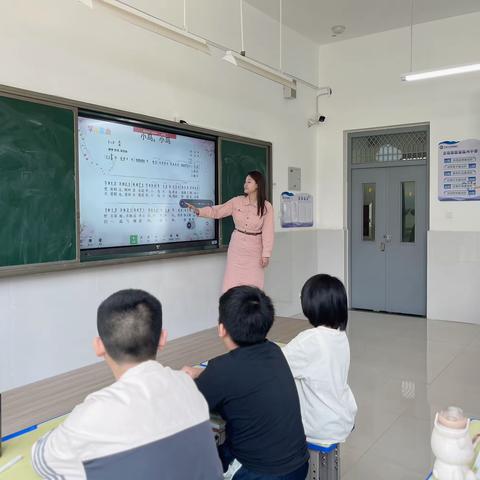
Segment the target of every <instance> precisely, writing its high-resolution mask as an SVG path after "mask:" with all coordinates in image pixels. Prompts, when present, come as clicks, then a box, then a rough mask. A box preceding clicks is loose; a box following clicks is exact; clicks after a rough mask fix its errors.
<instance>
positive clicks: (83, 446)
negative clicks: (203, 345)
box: [32, 290, 222, 480]
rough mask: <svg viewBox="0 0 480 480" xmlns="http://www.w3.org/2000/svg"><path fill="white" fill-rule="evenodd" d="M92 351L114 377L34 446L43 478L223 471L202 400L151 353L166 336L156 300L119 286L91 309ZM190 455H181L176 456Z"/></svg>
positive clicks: (209, 477)
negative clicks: (94, 332) (94, 315)
mask: <svg viewBox="0 0 480 480" xmlns="http://www.w3.org/2000/svg"><path fill="white" fill-rule="evenodd" d="M97 327H98V333H99V337H96V338H95V340H94V350H95V353H96V355H97V356H99V357H103V358H104V359H105V361H106V362H107V365H108V366H109V367H110V368H111V370H112V372H113V375H114V376H115V378H116V382H115V383H113V384H112V385H110V386H109V387H106V388H103V389H102V390H99V391H97V392H95V393H92V394H91V395H89V396H88V397H87V398H86V399H85V400H84V402H83V403H81V404H80V405H78V406H77V407H75V409H74V410H73V411H72V413H71V414H70V415H69V416H68V418H67V419H66V420H65V422H64V423H63V424H62V425H60V426H59V427H58V428H56V429H55V430H53V431H51V432H50V433H48V434H47V435H45V436H44V437H42V438H41V439H40V440H39V441H38V442H37V443H36V444H35V445H34V446H33V449H32V463H33V466H34V468H35V470H36V471H37V473H38V474H39V475H40V476H41V477H42V478H46V479H60V478H62V479H64V480H74V479H75V480H77V479H88V480H131V479H134V478H138V479H142V480H153V479H155V480H157V479H159V478H168V479H169V480H185V479H187V478H188V479H189V480H190V479H192V480H217V479H221V478H222V469H221V464H220V460H219V458H218V454H217V450H216V446H215V441H214V437H213V432H212V430H211V427H210V421H209V412H208V406H207V403H206V402H205V399H204V398H203V397H202V395H201V394H200V392H199V391H198V389H197V388H196V386H195V384H194V382H193V381H192V380H191V378H189V377H188V376H187V375H185V374H184V373H183V372H178V371H175V370H171V369H170V368H168V367H163V366H162V365H161V364H159V363H158V362H156V361H155V357H156V353H157V349H159V348H160V347H163V346H164V345H165V342H166V332H165V331H163V330H162V307H161V304H160V302H159V301H158V300H157V299H156V298H155V297H153V296H152V295H150V294H149V293H147V292H144V291H142V290H122V291H119V292H117V293H115V294H113V295H111V296H110V297H108V298H107V299H106V300H104V301H103V302H102V304H101V305H100V307H99V308H98V312H97ZM184 456H185V459H186V460H188V461H182V458H183V457H184Z"/></svg>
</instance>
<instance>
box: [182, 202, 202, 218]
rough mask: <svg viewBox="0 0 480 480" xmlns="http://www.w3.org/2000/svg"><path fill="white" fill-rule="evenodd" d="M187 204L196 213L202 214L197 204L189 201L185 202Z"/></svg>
mask: <svg viewBox="0 0 480 480" xmlns="http://www.w3.org/2000/svg"><path fill="white" fill-rule="evenodd" d="M185 205H186V206H187V208H188V209H189V210H191V211H192V212H193V213H194V214H195V215H197V216H198V215H199V214H200V210H199V209H198V208H197V207H195V205H192V204H191V203H187V202H185Z"/></svg>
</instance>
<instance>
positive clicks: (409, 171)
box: [351, 164, 427, 315]
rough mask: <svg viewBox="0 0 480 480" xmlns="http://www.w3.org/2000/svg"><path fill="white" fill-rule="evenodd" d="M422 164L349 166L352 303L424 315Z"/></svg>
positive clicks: (424, 189) (424, 193) (424, 194)
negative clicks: (350, 184)
mask: <svg viewBox="0 0 480 480" xmlns="http://www.w3.org/2000/svg"><path fill="white" fill-rule="evenodd" d="M426 231H427V176H426V166H425V165H408V164H407V165H405V166H381V167H371V168H370V167H368V168H355V169H352V193H351V278H352V281H351V304H352V308H361V309H368V310H376V311H386V312H392V313H406V314H413V315H425V314H426V270H427V258H426V255H427V248H426Z"/></svg>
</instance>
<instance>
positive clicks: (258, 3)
mask: <svg viewBox="0 0 480 480" xmlns="http://www.w3.org/2000/svg"><path fill="white" fill-rule="evenodd" d="M245 1H246V2H247V3H248V4H250V5H252V6H253V7H255V8H257V9H258V10H260V11H262V12H264V13H266V14H267V15H269V16H270V17H272V18H274V19H276V20H279V12H280V1H282V5H283V7H282V8H283V15H282V16H283V23H284V25H287V26H289V27H290V28H292V29H293V30H296V31H297V32H299V33H300V34H302V35H303V36H305V37H307V38H309V39H310V40H312V41H314V42H316V43H318V44H325V43H331V42H335V41H339V40H345V39H347V38H354V37H361V36H364V35H370V34H372V33H378V32H383V31H386V30H392V29H395V28H401V27H406V26H409V25H410V23H411V5H412V3H411V0H245ZM479 11H480V0H414V12H413V13H414V14H413V18H414V20H413V21H414V23H415V24H416V23H424V22H429V21H432V20H439V19H442V18H447V17H454V16H457V15H464V14H468V13H473V12H479ZM333 25H345V26H346V27H347V28H346V31H345V32H344V33H343V34H342V35H339V36H337V37H336V38H334V37H332V31H331V27H332V26H333Z"/></svg>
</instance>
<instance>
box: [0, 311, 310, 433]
mask: <svg viewBox="0 0 480 480" xmlns="http://www.w3.org/2000/svg"><path fill="white" fill-rule="evenodd" d="M309 327H310V325H309V323H308V322H307V321H306V320H302V319H297V318H283V317H277V318H276V319H275V323H274V325H273V327H272V329H271V331H270V334H269V335H268V338H269V339H270V340H273V341H277V342H283V343H287V342H289V341H290V340H291V339H292V338H293V337H295V336H296V335H297V334H298V333H299V332H301V331H302V330H305V329H307V328H309ZM222 353H225V349H224V347H223V343H222V342H221V341H220V339H219V338H218V336H217V329H216V327H214V328H209V329H208V330H203V331H201V332H198V333H194V334H191V335H187V336H185V337H181V338H177V339H175V340H172V341H171V342H168V343H167V345H166V347H165V349H164V350H163V351H162V352H160V354H159V355H158V357H157V360H158V361H159V362H161V363H162V365H167V366H169V367H171V368H175V369H179V368H181V367H183V366H184V365H196V364H199V363H200V362H203V361H204V360H208V359H210V358H213V357H216V356H218V355H221V354H222ZM113 381H114V378H113V376H112V373H111V371H110V369H109V368H108V367H107V365H106V364H105V362H99V363H95V364H93V365H89V366H87V367H83V368H79V369H77V370H73V371H71V372H67V373H64V374H62V375H57V376H55V377H52V378H48V379H46V380H41V381H39V382H35V383H32V384H30V385H26V386H24V387H19V388H15V389H13V390H8V391H6V392H4V393H2V435H3V436H5V435H9V434H11V433H14V432H18V431H19V430H22V429H24V428H27V427H29V426H30V425H37V424H39V423H42V422H46V421H48V420H50V419H52V418H55V417H58V416H60V415H65V414H66V413H69V412H70V411H71V410H72V409H73V407H74V406H75V405H77V404H78V403H80V402H82V401H83V399H84V398H85V397H86V396H87V395H88V394H89V393H92V392H94V391H96V390H99V389H101V388H103V387H105V386H107V385H109V384H111V383H113Z"/></svg>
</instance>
